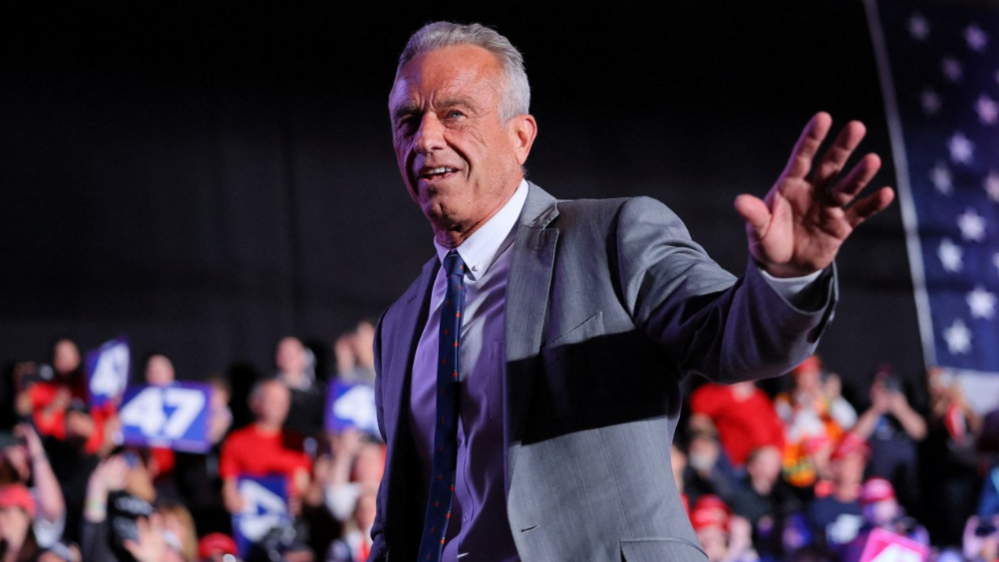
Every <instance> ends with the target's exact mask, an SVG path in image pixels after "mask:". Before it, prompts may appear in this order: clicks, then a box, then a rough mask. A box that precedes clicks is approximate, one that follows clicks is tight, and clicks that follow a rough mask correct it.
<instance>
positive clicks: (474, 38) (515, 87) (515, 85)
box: [395, 21, 531, 123]
mask: <svg viewBox="0 0 999 562" xmlns="http://www.w3.org/2000/svg"><path fill="white" fill-rule="evenodd" d="M459 45H475V46H476V47H482V48H483V49H485V50H487V51H489V52H490V53H492V54H493V55H494V56H495V57H496V60H497V61H499V63H500V66H502V67H503V75H504V78H506V84H505V86H506V88H505V90H506V91H505V92H503V96H502V100H501V101H500V120H501V121H503V122H504V123H505V122H507V121H509V120H510V119H512V118H513V117H516V116H517V115H523V114H525V113H528V112H529V110H530V107H531V85H530V84H529V83H528V81H527V72H526V71H524V56H523V55H521V54H520V51H518V50H517V48H516V47H514V46H513V45H512V44H511V43H510V40H509V39H507V38H506V37H504V36H502V35H500V34H499V32H497V31H496V30H495V29H491V28H488V27H486V26H484V25H481V24H478V23H473V24H469V25H462V24H458V23H451V22H447V21H437V22H433V23H428V24H427V25H425V26H423V27H421V28H420V29H419V30H417V31H416V33H414V34H413V35H412V36H410V38H409V42H408V43H406V48H405V49H404V50H403V51H402V54H401V55H399V66H398V67H397V68H396V71H395V76H396V78H397V79H398V78H399V73H400V72H401V71H402V67H404V66H406V63H408V62H409V61H411V60H413V58H414V57H416V55H419V54H422V53H428V52H430V51H433V50H436V49H443V48H444V47H457V46H459Z"/></svg>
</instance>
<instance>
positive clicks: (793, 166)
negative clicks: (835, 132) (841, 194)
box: [784, 111, 832, 178]
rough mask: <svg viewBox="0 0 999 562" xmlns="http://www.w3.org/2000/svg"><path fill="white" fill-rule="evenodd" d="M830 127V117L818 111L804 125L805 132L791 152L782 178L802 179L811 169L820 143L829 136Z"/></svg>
mask: <svg viewBox="0 0 999 562" xmlns="http://www.w3.org/2000/svg"><path fill="white" fill-rule="evenodd" d="M831 126H832V117H831V116H830V115H829V114H828V113H826V112H824V111H820V112H819V113H816V114H815V116H814V117H812V119H811V120H810V121H809V122H808V124H807V125H805V130H803V131H802V132H801V137H799V138H798V142H797V143H796V144H795V145H794V150H792V151H791V159H790V160H788V162H787V168H785V169H784V176H785V177H788V178H804V177H805V175H806V174H807V173H808V171H809V170H810V169H811V168H812V160H813V159H814V158H815V154H816V153H817V152H818V151H819V147H820V146H822V141H823V140H825V138H826V135H827V134H829V128H830V127H831Z"/></svg>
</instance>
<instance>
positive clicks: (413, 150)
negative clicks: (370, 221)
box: [389, 45, 535, 242]
mask: <svg viewBox="0 0 999 562" xmlns="http://www.w3.org/2000/svg"><path fill="white" fill-rule="evenodd" d="M505 91H506V81H505V78H504V75H503V72H502V67H501V65H500V63H499V61H498V60H497V59H496V57H495V56H494V55H493V54H492V53H490V52H489V51H486V50H485V49H482V48H480V47H476V46H473V45H460V46H456V47H445V48H442V49H437V50H434V51H431V52H429V53H423V54H420V55H417V56H416V57H414V58H413V59H412V60H411V61H409V63H407V64H406V65H405V66H404V67H403V68H402V70H401V72H400V73H399V76H398V77H397V78H396V82H395V84H394V86H393V88H392V93H391V95H390V96H389V112H390V114H391V119H392V129H393V140H394V144H395V155H396V160H397V162H398V164H399V172H400V174H401V175H402V179H403V182H405V184H406V187H407V188H408V189H409V194H410V196H411V197H412V198H413V200H414V201H416V203H417V204H418V205H419V206H420V208H421V209H422V210H423V213H424V214H425V215H426V216H427V218H428V219H429V220H430V222H431V223H432V225H433V226H434V228H435V231H437V232H438V234H440V233H441V232H442V231H443V232H463V233H466V236H467V234H468V233H470V232H472V231H474V230H475V229H476V228H478V227H479V226H480V225H481V224H483V223H484V222H485V221H486V220H488V219H489V218H490V217H492V216H493V215H494V214H495V213H496V212H497V211H498V210H499V209H500V208H501V207H502V206H503V204H504V203H506V201H507V200H508V199H509V198H510V196H511V195H512V194H513V192H514V191H515V190H516V189H517V186H518V185H519V184H520V180H521V179H522V177H523V173H522V171H521V165H522V164H523V163H524V161H526V160H527V154H528V153H529V152H530V147H531V143H532V142H533V140H534V134H535V123H534V119H533V118H532V117H530V116H529V115H520V116H516V117H513V118H511V119H510V120H509V121H508V122H506V123H503V122H502V121H501V118H500V117H501V116H500V105H501V101H502V96H503V95H504V92H505ZM438 239H439V240H441V237H440V236H438ZM441 241H442V242H443V241H444V240H441Z"/></svg>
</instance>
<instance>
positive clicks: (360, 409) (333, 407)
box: [325, 381, 379, 436]
mask: <svg viewBox="0 0 999 562" xmlns="http://www.w3.org/2000/svg"><path fill="white" fill-rule="evenodd" d="M325 426H326V431H335V432H341V431H343V430H344V429H346V428H348V427H356V428H357V429H359V430H361V431H363V432H365V433H369V434H371V435H373V436H378V435H379V433H378V416H377V413H376V410H375V388H374V387H373V386H371V385H370V384H366V383H345V382H341V381H335V382H333V384H331V385H329V390H328V391H327V393H326V418H325Z"/></svg>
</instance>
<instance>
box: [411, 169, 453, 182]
mask: <svg viewBox="0 0 999 562" xmlns="http://www.w3.org/2000/svg"><path fill="white" fill-rule="evenodd" d="M457 171H458V169H457V168H451V167H449V166H435V167H424V168H421V169H420V171H419V174H418V177H419V178H420V179H421V180H430V181H433V180H436V179H441V178H445V177H447V176H448V175H449V174H453V173H455V172H457Z"/></svg>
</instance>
